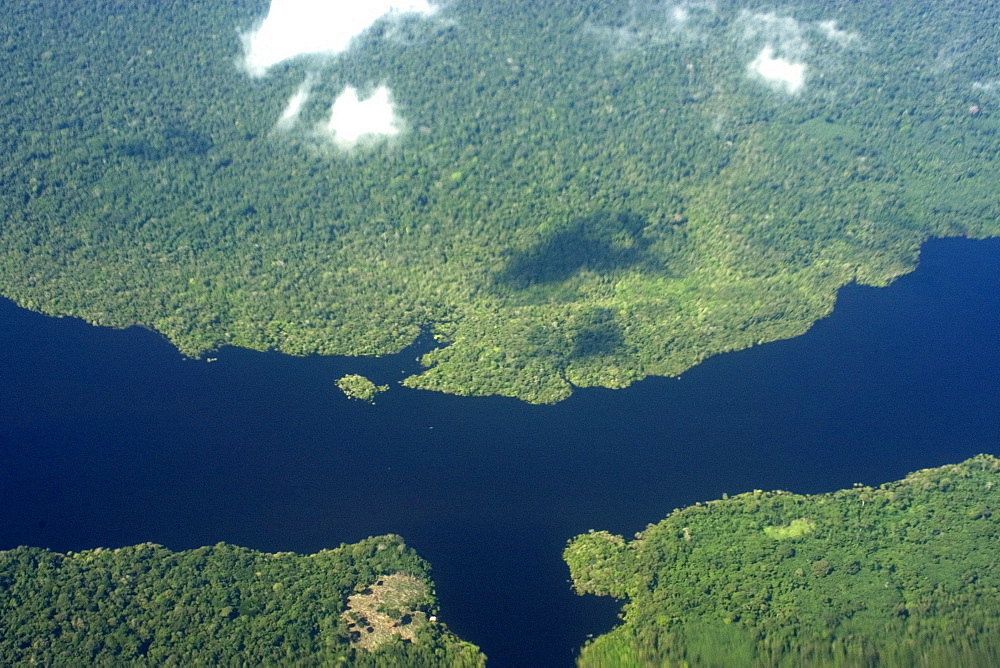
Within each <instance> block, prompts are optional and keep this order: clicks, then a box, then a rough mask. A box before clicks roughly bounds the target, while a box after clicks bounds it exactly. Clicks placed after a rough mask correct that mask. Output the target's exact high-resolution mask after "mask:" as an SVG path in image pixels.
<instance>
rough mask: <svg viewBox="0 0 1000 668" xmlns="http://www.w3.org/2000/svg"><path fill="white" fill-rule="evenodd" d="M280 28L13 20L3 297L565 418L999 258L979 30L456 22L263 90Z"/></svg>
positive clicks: (984, 27) (167, 18) (168, 19)
mask: <svg viewBox="0 0 1000 668" xmlns="http://www.w3.org/2000/svg"><path fill="white" fill-rule="evenodd" d="M268 8H269V6H268V4H267V3H266V2H265V1H264V0H251V1H250V2H210V1H204V0H201V1H199V0H174V1H172V2H157V3H148V2H126V1H123V0H95V1H94V2H87V3H73V2H44V1H42V0H9V1H7V2H4V3H2V6H0V47H2V49H3V53H4V84H3V87H2V89H0V121H2V123H0V128H2V130H0V185H2V187H0V293H2V294H3V295H5V296H8V297H11V298H12V299H14V300H16V301H17V303H19V304H20V305H22V306H25V307H27V308H30V309H34V310H38V311H42V312H46V313H51V314H72V315H76V316H79V317H82V318H85V319H86V320H88V321H90V322H93V323H97V324H102V325H111V326H118V327H123V326H128V325H132V324H142V325H145V326H149V327H152V328H155V329H156V330H157V331H159V332H162V333H163V334H164V335H165V336H167V337H168V338H169V339H170V340H171V341H173V342H174V343H175V344H176V345H177V346H178V348H179V349H180V350H181V351H183V352H184V353H186V354H188V355H192V356H197V355H199V354H200V353H202V352H204V351H207V350H211V349H213V348H216V347H218V346H221V345H237V346H245V347H249V348H255V349H278V350H281V351H284V352H287V353H291V354H309V353H321V354H346V355H375V354H385V353H390V352H395V351H398V350H400V349H402V348H403V347H404V346H405V345H407V344H408V343H410V342H411V341H413V340H414V339H415V337H416V336H417V335H418V334H419V332H420V331H421V330H422V329H429V330H430V331H432V332H433V334H434V335H435V337H436V340H437V341H438V344H439V347H438V348H437V349H435V350H432V351H430V352H428V353H427V354H426V355H425V356H424V358H423V362H424V364H425V365H426V369H425V371H424V372H423V373H420V374H418V375H415V376H412V377H410V378H408V379H407V380H406V383H407V384H408V385H409V386H411V387H418V388H427V389H435V390H441V391H445V392H453V393H459V394H502V395H509V396H516V397H520V398H522V399H524V400H527V401H532V402H553V401H558V400H560V399H562V398H564V397H566V396H568V395H569V394H570V393H571V391H572V388H573V387H574V386H595V385H597V386H605V387H623V386H625V385H628V384H630V383H632V382H634V381H636V380H638V379H641V378H643V377H644V376H647V375H675V374H679V373H681V372H682V371H684V370H685V369H687V368H689V367H690V366H691V365H693V364H696V363H698V362H699V361H701V360H703V359H705V358H706V357H707V356H709V355H713V354H716V353H719V352H723V351H728V350H735V349H739V348H744V347H747V346H750V345H754V344H757V343H760V342H765V341H771V340H775V339H779V338H784V337H790V336H795V335H797V334H800V333H802V332H804V331H805V330H806V329H807V328H808V327H809V326H810V324H811V323H813V322H814V321H815V320H816V319H818V318H821V317H823V316H825V315H826V314H828V313H829V312H830V310H831V309H832V307H833V303H834V300H835V297H836V293H837V290H838V288H839V287H841V286H843V285H844V284H846V283H848V282H851V281H857V282H860V283H864V284H869V285H885V284H887V283H889V282H890V281H892V280H893V279H894V278H895V277H897V276H899V275H900V274H902V273H905V272H907V271H910V270H911V269H912V268H913V267H914V266H915V263H916V261H917V256H918V253H919V249H920V246H921V244H922V243H923V242H924V241H925V240H926V239H927V238H929V237H932V236H948V235H967V236H973V237H983V236H988V235H994V234H996V233H997V232H998V231H1000V222H998V221H1000V217H998V215H997V214H998V208H1000V203H998V201H997V197H996V193H997V192H1000V172H998V160H1000V136H998V132H997V131H998V128H1000V63H998V61H997V59H996V47H997V44H996V36H997V34H998V30H1000V6H998V5H997V3H995V2H988V1H987V0H972V1H966V2H957V1H955V0H944V1H942V2H935V3H933V4H931V5H928V4H927V3H926V2H922V1H919V0H901V1H899V2H891V3H890V2H865V3H856V2H847V1H840V0H829V1H825V2H813V3H795V4H790V5H783V4H753V3H750V4H748V3H745V2H735V1H730V0H719V1H718V2H704V1H700V0H678V1H676V2H670V1H660V0H629V1H625V0H621V1H614V2H608V1H606V0H583V1H581V0H546V1H545V2H528V1H527V0H494V1H491V2H480V1H478V0H448V1H446V2H443V3H440V4H437V5H435V9H436V11H433V12H431V13H424V14H415V15H409V14H398V13H397V14H394V15H392V16H390V17H389V18H386V19H383V20H379V21H376V22H375V23H374V24H373V25H372V26H371V27H370V28H369V29H367V30H365V31H363V32H361V33H360V34H359V36H357V37H356V38H355V39H354V40H353V41H351V42H350V43H349V48H346V49H344V50H341V51H340V52H339V53H337V54H336V55H331V56H327V57H302V58H293V59H290V60H285V61H281V62H279V63H277V64H274V65H272V66H271V67H268V68H266V71H260V70H258V71H254V70H253V69H252V68H250V69H248V68H249V65H247V63H246V62H244V61H245V58H246V54H245V49H246V48H249V47H248V46H247V44H248V42H247V40H246V39H241V35H242V36H244V37H245V35H246V34H248V33H250V32H251V31H252V30H253V29H254V27H255V26H257V25H259V24H260V22H261V20H262V19H263V17H264V16H265V15H267V12H268ZM334 100H336V102H337V104H335V105H334V106H333V108H332V109H331V102H333V101H334ZM362 100H368V101H369V103H371V102H372V101H381V102H382V103H383V105H387V104H389V103H390V102H391V104H392V105H393V107H392V111H393V115H392V117H391V118H390V117H388V116H387V117H386V118H384V119H382V120H381V122H382V123H383V125H384V126H385V127H386V130H385V134H382V135H365V136H361V137H360V138H356V137H354V136H353V135H351V136H348V133H347V132H346V131H340V134H339V135H337V136H336V137H331V134H330V133H331V130H330V128H332V127H333V126H334V125H335V121H336V120H337V118H338V117H340V116H344V115H346V114H349V113H350V111H351V109H359V108H361V107H359V106H358V105H363V104H364V103H362V102H361V101H362ZM352 105H353V106H352ZM365 108H366V109H367V108H368V107H365ZM373 109H374V108H373ZM377 111H379V113H380V114H381V113H382V112H384V111H385V109H384V108H381V109H378V110H377ZM371 115H372V116H377V115H378V114H371ZM375 120H378V119H375ZM389 128H391V129H389ZM347 139H349V140H350V141H349V142H347V141H346V140H347Z"/></svg>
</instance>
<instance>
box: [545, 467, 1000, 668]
mask: <svg viewBox="0 0 1000 668" xmlns="http://www.w3.org/2000/svg"><path fill="white" fill-rule="evenodd" d="M998 494H1000V460H998V459H996V458H995V457H992V456H988V455H979V456H977V457H974V458H972V459H969V460H967V461H965V462H963V463H961V464H956V465H950V466H943V467H941V468H934V469H927V470H923V471H918V472H916V473H912V474H910V475H909V476H907V477H906V478H904V479H903V480H900V481H897V482H892V483H888V484H885V485H882V486H880V487H878V488H871V487H865V486H861V485H856V486H855V487H854V488H852V489H845V490H841V491H838V492H834V493H830V494H817V495H811V496H802V495H798V494H791V493H788V492H762V491H759V490H756V491H754V492H751V493H746V494H740V495H738V496H734V497H732V498H723V499H721V500H717V501H710V502H708V503H697V504H695V505H694V506H690V507H688V508H684V509H681V510H675V511H674V512H673V513H671V514H670V515H669V516H668V517H667V518H666V519H664V520H663V521H661V522H659V523H658V524H655V525H650V526H649V527H647V528H646V529H645V530H644V531H642V532H641V533H639V534H636V537H635V539H634V540H631V541H626V540H625V539H624V538H622V537H620V536H614V535H611V534H610V533H607V532H604V531H596V532H591V533H587V534H583V535H581V536H577V537H576V538H574V539H573V540H572V541H570V543H569V546H568V547H567V548H566V551H565V553H564V557H565V560H566V562H567V563H568V564H569V567H570V571H571V574H572V578H573V586H574V588H575V589H576V591H577V592H578V593H580V594H588V593H589V594H598V595H605V596H614V597H616V598H622V599H628V603H626V605H625V610H624V616H623V619H624V621H623V623H622V624H621V625H619V626H618V627H616V628H615V629H614V630H612V631H611V632H609V633H607V634H605V635H603V636H600V637H598V638H596V639H594V640H593V641H592V642H590V643H588V644H587V645H586V646H585V647H584V648H583V651H582V653H581V655H580V657H579V664H580V665H581V666H640V665H665V666H740V667H742V666H807V665H808V666H826V665H830V666H837V665H840V666H876V665H882V666H925V667H927V668H936V667H939V666H984V667H985V666H996V665H1000V558H998V557H1000V549H998V541H1000V521H998V520H1000V515H997V514H996V511H994V508H997V507H998V505H1000V502H998V499H1000V497H998V496H997V495H998Z"/></svg>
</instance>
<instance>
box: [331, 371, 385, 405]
mask: <svg viewBox="0 0 1000 668" xmlns="http://www.w3.org/2000/svg"><path fill="white" fill-rule="evenodd" d="M337 387H339V388H340V390H341V392H343V393H344V394H346V395H347V396H348V397H349V398H351V399H358V400H360V401H367V402H368V403H370V404H373V403H375V397H377V396H378V395H379V394H381V393H382V392H385V391H386V390H388V389H389V386H388V385H376V384H375V383H373V382H372V381H370V380H369V379H367V378H365V377H364V376H360V375H358V374H348V375H346V376H344V377H343V378H340V379H338V380H337Z"/></svg>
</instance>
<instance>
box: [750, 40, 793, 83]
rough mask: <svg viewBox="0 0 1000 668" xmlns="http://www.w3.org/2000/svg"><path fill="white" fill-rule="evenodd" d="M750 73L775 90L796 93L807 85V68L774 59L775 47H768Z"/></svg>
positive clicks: (783, 59)
mask: <svg viewBox="0 0 1000 668" xmlns="http://www.w3.org/2000/svg"><path fill="white" fill-rule="evenodd" d="M750 73H751V74H753V75H754V76H756V77H760V78H762V79H763V80H764V81H766V82H767V83H768V84H769V85H770V86H771V87H772V88H774V89H775V90H781V91H784V92H786V93H796V92H798V90H799V89H800V88H802V85H803V84H804V83H805V77H806V66H805V64H804V63H796V62H792V61H790V60H786V59H785V58H775V57H774V47H772V46H766V47H764V49H763V50H762V51H761V52H760V53H759V54H758V55H757V57H756V58H755V59H754V60H753V62H752V63H750Z"/></svg>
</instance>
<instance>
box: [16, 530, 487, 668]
mask: <svg viewBox="0 0 1000 668" xmlns="http://www.w3.org/2000/svg"><path fill="white" fill-rule="evenodd" d="M436 614H438V611H437V603H436V600H435V598H434V589H433V584H432V583H431V581H430V579H429V567H428V565H427V562H425V561H424V560H422V559H421V558H420V557H419V556H417V555H416V553H415V552H414V551H413V550H412V549H410V548H408V547H407V546H406V545H404V543H403V541H402V539H401V538H399V536H392V535H390V536H379V537H375V538H368V539H366V540H363V541H361V542H359V543H355V544H352V545H341V546H340V547H339V548H336V549H332V550H323V551H321V552H317V553H316V554H311V555H296V554H291V553H278V554H266V553H263V552H257V551H254V550H249V549H246V548H242V547H236V546H234V545H227V544H224V543H220V544H218V545H214V546H211V547H202V548H198V549H194V550H185V551H182V552H172V551H170V550H168V549H166V548H164V547H162V546H159V545H154V544H151V543H148V544H145V545H136V546H132V547H123V548H119V549H113V550H108V549H96V550H86V551H84V552H75V553H67V554H59V553H56V552H50V551H49V550H43V549H40V548H31V547H19V548H16V549H13V550H7V551H3V552H0V664H3V665H5V666H13V665H43V666H75V665H122V664H125V663H128V664H129V665H158V666H203V665H226V666H236V665H257V666H259V665H272V666H274V665H295V666H328V665H340V664H342V663H345V662H346V663H348V664H350V665H356V666H418V667H419V666H428V667H435V668H436V667H437V666H454V667H466V666H469V667H471V666H482V665H483V664H484V661H485V657H484V656H483V655H482V654H481V653H480V652H479V650H478V648H476V647H475V646H474V645H471V644H469V643H466V642H463V641H461V640H459V639H458V638H456V637H455V636H454V635H453V634H451V633H450V632H449V631H448V630H447V627H446V626H445V625H444V624H442V623H441V622H438V621H437V619H436Z"/></svg>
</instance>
